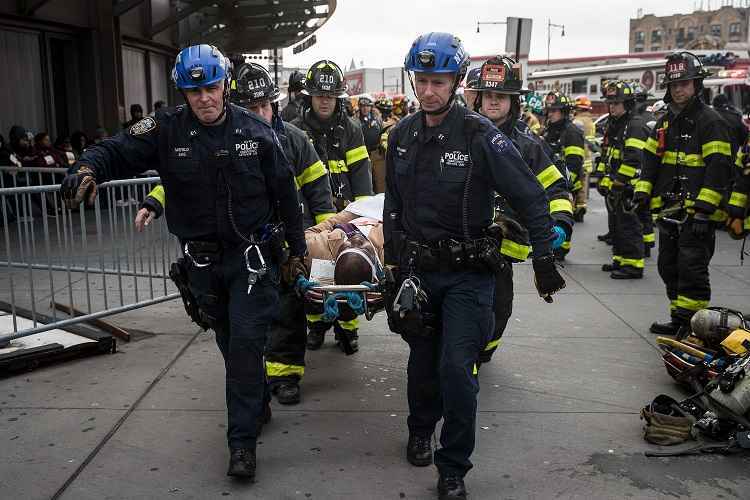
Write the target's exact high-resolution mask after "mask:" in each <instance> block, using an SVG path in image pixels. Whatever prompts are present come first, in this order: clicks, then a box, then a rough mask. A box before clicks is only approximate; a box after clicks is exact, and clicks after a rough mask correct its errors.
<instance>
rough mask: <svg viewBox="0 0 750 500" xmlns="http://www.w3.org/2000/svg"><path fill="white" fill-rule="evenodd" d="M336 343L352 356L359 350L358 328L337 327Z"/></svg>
mask: <svg viewBox="0 0 750 500" xmlns="http://www.w3.org/2000/svg"><path fill="white" fill-rule="evenodd" d="M336 345H337V346H339V349H341V350H342V351H343V353H344V354H346V355H347V356H350V355H352V354H354V353H355V352H357V351H359V335H357V331H356V330H344V329H343V328H337V329H336Z"/></svg>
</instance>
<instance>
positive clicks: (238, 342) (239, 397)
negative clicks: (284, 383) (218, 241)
mask: <svg viewBox="0 0 750 500" xmlns="http://www.w3.org/2000/svg"><path fill="white" fill-rule="evenodd" d="M243 252H244V248H242V247H240V248H234V249H230V250H224V252H223V254H222V255H221V256H220V257H219V258H218V260H217V261H216V262H215V263H213V264H211V265H209V266H207V267H202V268H198V267H196V266H195V265H191V266H190V267H189V270H188V279H189V281H190V290H191V291H192V293H193V295H195V298H196V301H197V303H198V306H199V307H200V308H201V309H202V310H203V311H204V312H205V313H206V314H208V315H209V316H210V317H211V318H212V320H211V325H212V328H213V330H214V331H215V332H216V343H217V344H218V346H219V350H220V351H221V354H222V356H223V357H224V367H225V369H226V403H227V413H228V416H227V417H228V418H227V420H228V423H227V440H228V442H229V447H230V448H255V442H256V438H257V437H258V431H259V430H260V426H259V425H258V423H259V422H260V420H261V418H262V415H263V410H264V406H265V403H266V402H267V401H268V400H270V394H269V393H268V387H267V384H266V376H265V369H264V366H263V349H264V347H265V343H266V338H267V336H268V333H269V330H270V327H271V324H272V323H273V322H274V321H276V319H277V317H278V313H279V291H278V288H279V270H278V266H276V265H275V264H269V268H268V272H267V274H266V275H265V276H264V277H263V278H261V279H259V280H258V282H257V283H255V285H253V288H252V290H251V291H250V293H249V294H248V293H247V278H248V272H247V268H246V266H245V260H244V256H243ZM266 262H267V263H269V262H270V258H266ZM251 264H253V267H255V268H257V267H258V263H257V262H252V263H251Z"/></svg>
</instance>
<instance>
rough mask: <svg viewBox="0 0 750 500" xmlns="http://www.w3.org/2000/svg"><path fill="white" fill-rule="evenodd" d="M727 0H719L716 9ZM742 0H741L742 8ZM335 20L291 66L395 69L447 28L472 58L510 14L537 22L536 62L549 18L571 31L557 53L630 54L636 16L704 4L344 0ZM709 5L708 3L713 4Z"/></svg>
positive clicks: (495, 43) (676, 0)
mask: <svg viewBox="0 0 750 500" xmlns="http://www.w3.org/2000/svg"><path fill="white" fill-rule="evenodd" d="M721 3H722V0H712V1H711V2H710V5H711V7H712V8H714V9H715V8H717V7H718V6H720V5H721ZM723 3H726V0H723ZM740 3H741V1H740V0H735V5H739V4H740ZM337 4H338V6H337V7H336V12H335V13H334V14H333V17H332V18H331V19H330V20H329V21H328V22H327V23H326V24H325V25H324V26H323V27H322V28H321V29H320V30H318V31H317V37H318V42H317V44H316V45H314V46H313V47H311V48H309V49H307V50H306V51H304V52H302V53H300V54H297V55H293V54H292V50H291V49H286V50H285V51H284V63H285V65H286V66H296V65H299V66H309V65H310V64H311V63H313V62H315V61H317V60H319V59H323V58H331V59H333V60H334V61H335V62H336V63H338V64H339V65H340V66H342V67H343V69H344V70H346V69H348V67H349V64H350V62H351V60H352V58H354V60H355V62H356V64H357V67H360V61H364V64H365V66H366V67H375V68H380V67H390V66H400V65H402V64H403V61H404V56H405V55H406V52H407V51H408V50H409V47H410V46H411V42H412V41H413V40H414V38H416V36H417V35H419V34H420V33H425V32H429V31H447V32H451V33H454V34H456V35H458V36H459V38H461V40H463V42H464V45H465V47H466V48H467V50H468V52H469V53H470V54H471V55H488V54H494V53H498V52H502V51H503V50H504V47H505V26H504V25H498V26H481V32H480V33H477V32H476V31H477V29H476V28H477V24H476V23H477V21H505V19H506V17H508V16H512V17H527V18H531V19H532V20H533V28H532V33H531V59H544V58H546V57H547V19H550V20H551V21H552V22H553V23H555V24H564V25H565V36H564V37H561V36H560V30H559V29H555V28H553V29H552V37H551V44H550V57H552V58H553V59H554V58H559V57H576V56H586V55H604V54H619V53H626V52H627V51H628V30H629V19H630V18H634V17H636V15H637V11H638V8H642V9H643V12H644V14H648V13H653V14H656V15H660V16H662V15H670V14H676V13H689V12H692V11H693V10H694V7H695V6H696V5H699V4H700V1H699V0H698V1H695V0H661V1H658V2H656V1H653V0H649V1H639V0H636V1H635V2H630V1H624V2H623V1H620V2H617V1H615V2H611V1H608V0H596V1H592V0H567V1H553V0H536V1H529V0H526V1H523V0H521V1H518V0H516V1H513V2H509V1H504V0H338V1H337ZM708 4H709V2H708V1H707V0H703V7H704V9H706V8H707V7H708Z"/></svg>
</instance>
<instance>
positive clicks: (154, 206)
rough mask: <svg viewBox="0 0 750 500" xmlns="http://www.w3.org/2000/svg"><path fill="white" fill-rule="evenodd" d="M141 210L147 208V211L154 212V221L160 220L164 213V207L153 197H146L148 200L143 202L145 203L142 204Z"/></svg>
mask: <svg viewBox="0 0 750 500" xmlns="http://www.w3.org/2000/svg"><path fill="white" fill-rule="evenodd" d="M139 208H145V209H146V210H149V211H151V212H154V219H158V218H159V217H161V214H163V213H164V207H163V206H162V204H161V203H159V201H158V200H157V199H156V198H154V197H153V196H146V199H145V200H143V203H141V206H140V207H139Z"/></svg>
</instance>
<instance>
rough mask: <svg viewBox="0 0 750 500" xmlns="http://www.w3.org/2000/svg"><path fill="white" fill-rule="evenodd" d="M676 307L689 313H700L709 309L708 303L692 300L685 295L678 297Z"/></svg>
mask: <svg viewBox="0 0 750 500" xmlns="http://www.w3.org/2000/svg"><path fill="white" fill-rule="evenodd" d="M674 305H675V307H679V308H681V309H687V310H688V311H700V310H701V309H705V308H706V307H708V301H707V300H698V299H691V298H690V297H685V296H684V295H678V296H677V300H676V301H675V303H674Z"/></svg>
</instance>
